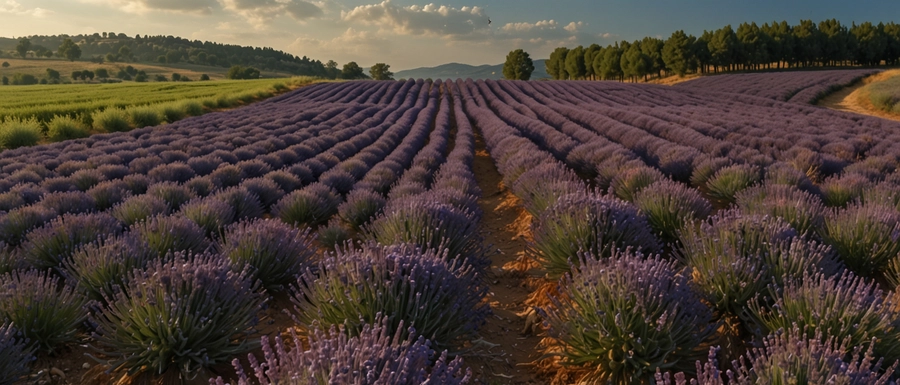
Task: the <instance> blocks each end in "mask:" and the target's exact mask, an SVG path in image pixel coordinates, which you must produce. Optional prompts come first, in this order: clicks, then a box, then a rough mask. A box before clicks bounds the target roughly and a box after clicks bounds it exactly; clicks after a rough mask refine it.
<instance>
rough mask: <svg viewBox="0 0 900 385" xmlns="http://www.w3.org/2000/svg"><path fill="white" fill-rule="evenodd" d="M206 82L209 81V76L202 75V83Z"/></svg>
mask: <svg viewBox="0 0 900 385" xmlns="http://www.w3.org/2000/svg"><path fill="white" fill-rule="evenodd" d="M206 80H209V75H207V74H202V75H200V81H206Z"/></svg>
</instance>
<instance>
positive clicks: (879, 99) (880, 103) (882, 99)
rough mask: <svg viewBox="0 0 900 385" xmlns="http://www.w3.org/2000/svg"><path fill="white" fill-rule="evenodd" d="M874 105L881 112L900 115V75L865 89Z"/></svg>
mask: <svg viewBox="0 0 900 385" xmlns="http://www.w3.org/2000/svg"><path fill="white" fill-rule="evenodd" d="M864 92H866V93H867V94H868V95H869V100H870V101H871V102H872V105H873V106H875V108H878V109H879V110H882V111H884V112H888V113H891V114H898V115H900V75H895V76H892V77H890V78H888V79H887V80H884V81H880V82H875V83H872V84H869V85H867V86H866V87H865V89H864Z"/></svg>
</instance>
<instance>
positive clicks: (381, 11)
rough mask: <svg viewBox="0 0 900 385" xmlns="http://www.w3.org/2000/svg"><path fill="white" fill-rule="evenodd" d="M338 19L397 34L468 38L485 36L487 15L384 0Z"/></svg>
mask: <svg viewBox="0 0 900 385" xmlns="http://www.w3.org/2000/svg"><path fill="white" fill-rule="evenodd" d="M341 19H342V20H344V21H347V22H357V23H360V24H362V25H370V26H377V27H379V28H381V29H383V30H390V31H393V32H394V33H396V34H398V35H417V36H421V35H424V36H438V37H444V38H448V39H471V38H474V37H476V36H483V35H486V34H487V33H488V31H489V30H490V26H489V24H488V16H487V15H486V14H485V13H484V10H483V9H482V8H481V7H461V8H455V7H449V6H446V5H435V4H428V5H424V6H420V5H411V6H407V7H401V6H398V5H395V4H394V3H392V2H390V0H385V1H384V2H382V3H380V4H371V5H362V6H358V7H356V8H353V9H351V10H350V11H341Z"/></svg>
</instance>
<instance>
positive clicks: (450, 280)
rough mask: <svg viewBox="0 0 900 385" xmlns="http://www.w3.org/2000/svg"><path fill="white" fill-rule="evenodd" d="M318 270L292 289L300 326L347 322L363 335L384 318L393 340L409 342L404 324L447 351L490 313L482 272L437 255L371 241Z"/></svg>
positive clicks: (406, 246) (342, 252)
mask: <svg viewBox="0 0 900 385" xmlns="http://www.w3.org/2000/svg"><path fill="white" fill-rule="evenodd" d="M318 270H319V272H318V273H317V274H315V273H313V272H312V271H310V270H307V272H305V273H304V274H303V275H302V276H301V277H300V279H299V280H298V282H297V286H296V287H295V290H294V291H293V295H292V301H293V302H294V304H295V305H296V306H295V311H296V313H295V316H296V318H297V321H298V322H300V323H301V324H303V325H314V324H319V325H322V326H323V327H330V326H331V325H339V324H346V325H347V328H348V331H349V333H351V335H359V333H360V332H361V331H362V329H363V326H362V325H363V324H372V323H373V322H375V320H376V319H377V317H378V316H379V314H383V315H384V316H385V317H387V319H388V320H389V322H390V325H388V331H387V333H389V334H390V335H392V336H393V335H400V337H399V338H401V339H406V338H409V337H408V334H409V332H408V331H407V330H406V329H403V328H401V327H400V322H401V321H402V322H403V323H404V324H405V325H409V326H411V327H413V328H415V330H416V332H417V333H418V334H419V335H421V336H423V337H426V338H428V339H429V340H430V341H431V342H432V346H433V347H434V348H435V349H438V350H443V349H447V348H450V347H454V346H460V345H459V343H460V342H462V339H463V338H466V337H471V336H472V335H474V334H473V333H475V332H476V330H477V329H478V328H479V327H480V326H481V324H482V323H483V322H484V319H485V317H487V315H488V314H489V313H490V306H489V305H488V304H487V303H486V302H483V301H482V300H483V298H484V296H485V295H486V294H487V287H486V286H483V285H482V283H481V277H480V276H479V274H478V273H477V271H476V270H475V269H474V268H473V267H472V266H471V265H469V264H466V263H464V261H459V260H457V261H454V262H448V261H447V256H446V255H441V254H436V253H435V252H434V251H430V250H428V251H424V252H423V251H420V250H417V249H415V248H413V247H412V246H409V245H399V246H376V245H373V244H367V245H365V246H364V247H363V248H362V249H359V250H342V251H338V253H337V254H336V255H335V256H332V257H328V258H326V259H325V261H323V262H322V263H321V265H320V266H319V268H318Z"/></svg>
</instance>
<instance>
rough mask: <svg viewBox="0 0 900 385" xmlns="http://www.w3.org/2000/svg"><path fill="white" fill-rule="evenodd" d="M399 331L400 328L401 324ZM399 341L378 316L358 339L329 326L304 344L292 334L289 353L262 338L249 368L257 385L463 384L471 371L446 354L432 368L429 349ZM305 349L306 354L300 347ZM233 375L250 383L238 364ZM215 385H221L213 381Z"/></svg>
mask: <svg viewBox="0 0 900 385" xmlns="http://www.w3.org/2000/svg"><path fill="white" fill-rule="evenodd" d="M399 327H401V328H402V327H403V325H402V322H401V325H400V326H399ZM413 329H414V328H410V333H409V334H410V337H409V338H408V339H405V340H401V339H399V338H396V337H394V336H392V335H391V333H390V332H389V331H390V327H389V324H388V323H387V319H386V317H379V318H378V319H377V320H376V323H375V324H374V326H373V325H368V324H366V325H364V326H363V329H362V331H361V332H360V333H359V335H358V336H355V337H350V336H349V335H348V333H347V331H346V330H345V328H344V327H343V325H340V328H338V326H335V325H332V327H331V329H330V330H329V331H328V332H327V333H326V332H323V331H322V330H320V329H318V328H316V329H314V330H313V331H312V332H311V333H310V334H309V338H308V341H301V339H300V337H298V336H297V334H296V333H293V332H292V334H291V336H292V337H293V347H294V348H293V349H292V350H290V351H288V350H287V349H286V347H285V343H284V341H283V340H282V339H281V336H279V335H277V336H275V346H274V349H273V346H270V345H269V342H268V338H267V337H265V336H263V337H262V350H263V357H264V361H263V362H262V363H258V361H257V359H256V358H255V357H254V358H251V359H250V362H251V364H250V368H251V369H252V371H253V373H254V374H255V376H256V381H259V383H260V384H261V385H276V384H282V383H292V381H296V380H297V379H301V378H302V379H306V381H308V382H309V383H310V384H318V385H325V384H363V383H373V384H375V383H377V384H398V385H416V384H447V385H455V384H466V383H469V381H470V378H471V370H466V371H465V372H464V371H463V370H462V364H463V363H462V358H460V357H457V358H456V359H454V360H453V361H450V362H449V363H448V362H447V354H446V351H445V352H444V353H443V354H441V355H440V357H439V358H438V359H437V361H436V362H435V363H434V365H432V364H431V362H432V358H433V357H434V356H435V352H434V350H432V349H431V344H430V342H429V341H428V340H426V339H425V338H424V337H422V336H419V337H418V338H416V337H415V333H414V332H413ZM307 345H308V346H309V348H308V349H305V348H303V347H304V346H307ZM232 365H234V367H235V369H236V371H237V373H238V375H239V379H238V384H249V383H250V379H249V378H248V377H247V375H246V372H245V371H244V368H243V367H242V365H241V364H240V361H239V360H238V359H235V360H234V361H232ZM215 384H216V385H224V384H225V382H224V381H223V380H222V379H221V377H220V378H218V379H217V380H216V382H215Z"/></svg>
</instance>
